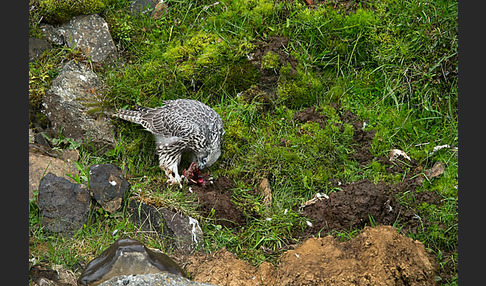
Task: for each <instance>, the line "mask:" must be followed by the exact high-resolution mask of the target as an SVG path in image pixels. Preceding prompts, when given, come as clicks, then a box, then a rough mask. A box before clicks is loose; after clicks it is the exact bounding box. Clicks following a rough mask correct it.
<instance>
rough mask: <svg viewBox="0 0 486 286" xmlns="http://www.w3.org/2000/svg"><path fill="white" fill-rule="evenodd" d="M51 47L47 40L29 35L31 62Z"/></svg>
mask: <svg viewBox="0 0 486 286" xmlns="http://www.w3.org/2000/svg"><path fill="white" fill-rule="evenodd" d="M50 48H51V45H50V44H49V43H48V42H47V41H45V40H42V39H37V38H30V37H29V62H32V61H35V60H36V59H38V58H39V57H40V56H41V55H42V53H44V52H45V51H47V50H49V49H50Z"/></svg>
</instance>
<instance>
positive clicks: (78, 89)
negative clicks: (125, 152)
mask: <svg viewBox="0 0 486 286" xmlns="http://www.w3.org/2000/svg"><path fill="white" fill-rule="evenodd" d="M103 87H104V83H103V81H102V80H101V79H100V78H99V77H98V76H97V75H96V74H95V73H94V72H93V71H92V70H91V69H90V68H89V66H87V65H86V64H81V63H78V62H75V61H74V60H71V61H69V62H67V63H66V64H65V65H64V67H63V68H62V69H61V71H60V72H59V75H58V76H57V77H56V78H55V79H54V80H53V81H52V85H51V88H50V89H49V90H48V91H47V92H46V94H45V96H44V97H43V102H42V109H41V111H42V113H44V114H45V115H46V117H47V118H48V119H49V121H50V122H51V125H52V126H51V129H52V130H51V131H52V132H54V134H57V133H58V132H59V131H60V132H61V133H62V134H63V135H64V136H65V137H69V138H73V139H75V140H77V141H81V142H88V141H91V142H92V143H93V145H95V147H97V148H101V147H104V146H109V147H113V146H114V145H115V140H114V138H113V134H114V127H113V124H112V123H111V121H110V119H109V118H108V117H106V116H105V115H102V114H95V113H94V112H92V104H93V103H95V104H96V103H97V102H98V101H99V98H98V93H100V90H102V89H103ZM90 110H91V111H90Z"/></svg>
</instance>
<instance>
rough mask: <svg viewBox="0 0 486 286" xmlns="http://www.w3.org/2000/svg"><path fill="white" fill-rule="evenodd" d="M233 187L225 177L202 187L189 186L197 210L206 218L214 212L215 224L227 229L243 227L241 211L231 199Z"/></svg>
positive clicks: (230, 181)
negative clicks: (195, 201)
mask: <svg viewBox="0 0 486 286" xmlns="http://www.w3.org/2000/svg"><path fill="white" fill-rule="evenodd" d="M235 187H236V184H235V182H233V180H231V179H229V178H227V177H220V178H218V179H216V180H215V181H214V182H213V183H210V184H206V185H203V186H198V185H193V186H191V190H192V192H193V193H195V194H196V196H197V200H198V203H197V206H198V207H197V210H198V211H199V212H200V213H201V215H202V216H206V217H210V216H211V215H212V212H214V218H215V220H216V223H217V224H220V225H222V226H226V227H229V228H233V227H237V226H243V225H244V224H245V219H244V216H243V211H242V210H240V209H239V208H238V207H237V206H236V205H235V204H234V203H233V202H232V199H231V198H232V195H233V192H232V191H231V189H233V188H235ZM213 209H214V211H213Z"/></svg>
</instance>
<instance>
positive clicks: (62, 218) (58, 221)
mask: <svg viewBox="0 0 486 286" xmlns="http://www.w3.org/2000/svg"><path fill="white" fill-rule="evenodd" d="M90 203H91V197H90V195H89V193H88V191H87V190H86V189H85V188H83V187H82V186H81V185H79V184H74V183H71V182H69V181H68V180H67V179H65V178H62V177H58V176H56V175H54V174H52V173H47V175H45V176H44V177H43V178H42V180H41V182H40V185H39V195H38V196H37V206H38V207H39V210H40V211H41V215H42V226H43V227H44V228H45V229H46V230H48V231H51V232H64V233H72V232H74V231H76V230H78V229H80V228H81V227H83V224H84V223H85V222H86V221H87V219H88V212H89V206H90Z"/></svg>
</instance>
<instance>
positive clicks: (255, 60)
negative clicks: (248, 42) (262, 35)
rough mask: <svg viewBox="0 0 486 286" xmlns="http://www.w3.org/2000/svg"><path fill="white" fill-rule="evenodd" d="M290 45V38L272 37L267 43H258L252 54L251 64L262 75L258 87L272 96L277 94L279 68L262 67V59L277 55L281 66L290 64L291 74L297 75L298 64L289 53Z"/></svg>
mask: <svg viewBox="0 0 486 286" xmlns="http://www.w3.org/2000/svg"><path fill="white" fill-rule="evenodd" d="M288 44H289V38H288V37H270V38H269V39H268V40H267V41H258V42H256V43H255V45H256V48H255V49H254V50H253V51H252V53H251V54H250V63H251V64H253V65H254V66H255V67H256V68H257V69H258V70H259V72H260V74H261V77H260V81H259V83H258V86H259V87H260V88H261V89H262V90H263V91H265V92H267V93H268V94H270V95H274V94H275V90H276V88H277V84H278V79H279V77H280V76H279V73H278V69H277V68H275V69H271V68H265V67H262V59H263V57H264V56H265V55H267V54H268V53H271V54H274V55H277V56H278V58H279V62H280V65H286V64H290V69H291V74H294V73H296V72H297V70H296V67H297V64H298V62H297V60H296V59H295V58H294V57H293V56H291V55H290V53H289V52H288V50H287V47H288Z"/></svg>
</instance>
